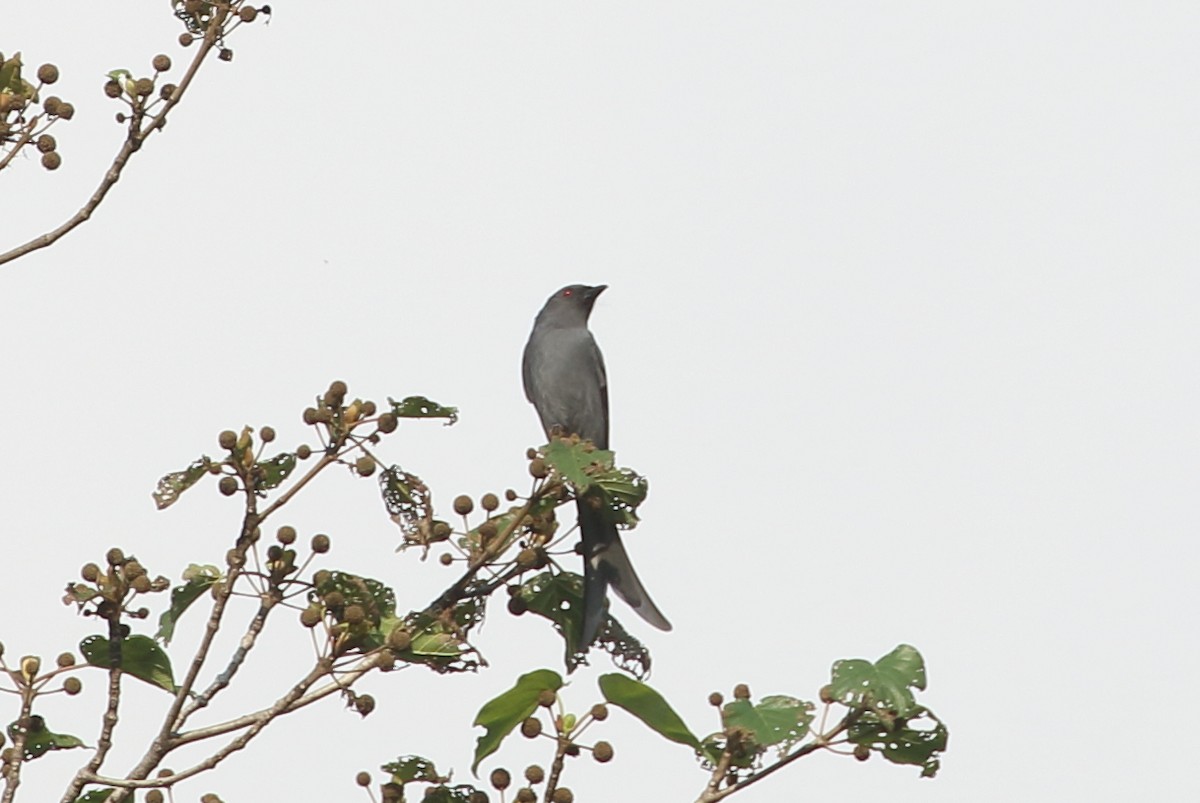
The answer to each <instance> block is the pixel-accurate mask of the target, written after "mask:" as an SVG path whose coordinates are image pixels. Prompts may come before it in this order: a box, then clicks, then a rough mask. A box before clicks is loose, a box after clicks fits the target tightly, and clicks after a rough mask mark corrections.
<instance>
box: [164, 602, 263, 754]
mask: <svg viewBox="0 0 1200 803" xmlns="http://www.w3.org/2000/svg"><path fill="white" fill-rule="evenodd" d="M268 593H271V592H268ZM276 602H277V600H276V599H275V598H274V597H273V596H272V597H268V598H264V599H263V602H262V604H261V605H259V608H258V612H257V613H256V614H255V615H254V618H253V619H251V620H250V624H249V626H248V627H247V628H246V632H245V633H244V634H243V635H242V639H241V642H240V643H239V644H238V647H237V649H236V650H234V653H233V656H232V657H231V658H230V659H229V665H228V666H226V667H225V670H224V671H223V672H221V673H220V674H218V675H217V677H216V678H215V679H214V680H213V682H212V683H211V684H210V685H209V687H208V688H207V689H205V690H204V691H202V692H200V693H199V694H197V695H196V697H195V698H194V699H193V700H192V702H191V704H190V705H188V706H187V707H186V708H184V709H183V711H181V712H180V714H179V716H178V717H177V718H176V721H175V723H174V725H173V726H172V730H174V731H178V730H179V729H180V728H182V727H183V725H184V723H185V722H187V720H188V717H190V716H191V715H192V714H194V713H196V712H197V711H199V710H200V709H201V708H204V707H205V706H207V705H208V704H209V703H210V702H212V699H213V697H215V696H216V695H217V694H218V693H219V692H220V691H221V690H222V689H224V688H225V687H226V686H228V685H229V684H230V682H231V681H232V680H233V677H234V675H236V674H237V672H238V669H240V668H241V666H242V663H243V662H244V661H245V660H246V656H247V655H249V654H250V650H252V649H254V645H255V643H257V640H258V635H259V633H261V632H262V629H263V625H265V624H266V621H267V615H268V614H270V612H271V611H272V610H273V609H274V608H275V603H276Z"/></svg>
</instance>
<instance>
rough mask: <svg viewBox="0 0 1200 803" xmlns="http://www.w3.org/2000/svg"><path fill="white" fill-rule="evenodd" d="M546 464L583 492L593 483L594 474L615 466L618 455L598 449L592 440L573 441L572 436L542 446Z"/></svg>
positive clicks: (556, 439) (577, 490)
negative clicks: (614, 462) (614, 461)
mask: <svg viewBox="0 0 1200 803" xmlns="http://www.w3.org/2000/svg"><path fill="white" fill-rule="evenodd" d="M542 455H543V457H545V460H546V464H547V465H548V466H550V468H552V469H554V471H555V473H557V474H558V475H559V476H560V477H562V478H563V479H564V480H566V481H567V482H569V483H570V484H571V485H572V486H574V488H575V490H576V492H577V493H579V494H582V493H584V492H585V491H586V490H587V489H588V488H590V487H591V485H592V474H594V473H597V472H599V471H603V470H604V469H611V468H612V467H613V460H614V459H615V457H616V455H614V454H613V453H612V452H611V451H608V450H607V449H597V448H596V447H595V446H593V445H592V443H591V442H590V441H579V442H577V443H576V442H572V440H571V439H570V438H554V439H553V440H551V441H550V443H548V444H546V445H545V446H543V447H542Z"/></svg>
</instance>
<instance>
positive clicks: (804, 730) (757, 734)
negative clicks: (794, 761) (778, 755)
mask: <svg viewBox="0 0 1200 803" xmlns="http://www.w3.org/2000/svg"><path fill="white" fill-rule="evenodd" d="M812 710H813V704H812V703H806V702H804V701H803V700H797V699H796V698H795V697H788V696H785V695H781V694H776V695H771V696H769V697H764V698H762V700H761V701H760V702H758V703H751V702H750V701H749V700H734V701H733V702H731V703H727V704H726V705H725V708H724V709H723V710H722V712H721V720H722V722H723V723H724V725H725V727H726V728H745V729H746V730H748V731H750V732H751V733H752V734H754V741H755V742H757V743H758V744H760V745H762V746H763V747H771V746H773V745H777V744H778V745H782V748H783V749H787V748H788V747H790V746H791V745H793V744H795V743H796V742H798V741H800V740H801V739H803V738H804V737H805V736H807V735H808V727H809V725H810V724H811V723H812V720H813V715H812Z"/></svg>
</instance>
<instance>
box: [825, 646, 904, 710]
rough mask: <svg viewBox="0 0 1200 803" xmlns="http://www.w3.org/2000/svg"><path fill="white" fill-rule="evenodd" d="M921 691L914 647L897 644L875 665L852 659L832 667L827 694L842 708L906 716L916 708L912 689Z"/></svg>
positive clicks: (838, 662) (836, 663) (859, 659)
mask: <svg viewBox="0 0 1200 803" xmlns="http://www.w3.org/2000/svg"><path fill="white" fill-rule="evenodd" d="M924 688H925V662H924V660H923V659H922V658H921V653H919V652H917V649H916V647H911V646H909V645H907V644H901V645H900V646H899V647H897V648H896V649H894V650H892V651H891V652H890V653H888V654H887V655H885V656H883V657H882V658H880V659H879V660H878V661H876V662H875V663H871V662H870V661H866V660H863V659H861V658H855V659H850V660H845V661H837V662H835V663H834V665H833V681H832V683H831V684H830V692H831V693H832V694H833V696H834V697H835V698H836V699H837V700H838V701H839V702H842V703H844V704H846V705H859V704H860V703H862V702H866V703H867V704H868V705H872V706H880V707H882V708H886V709H891V710H893V711H895V712H896V714H897V715H899V716H906V715H907V714H908V713H909V712H910V711H912V710H913V708H914V707H915V706H916V700H915V699H914V697H913V693H912V691H911V690H912V689H921V690H924Z"/></svg>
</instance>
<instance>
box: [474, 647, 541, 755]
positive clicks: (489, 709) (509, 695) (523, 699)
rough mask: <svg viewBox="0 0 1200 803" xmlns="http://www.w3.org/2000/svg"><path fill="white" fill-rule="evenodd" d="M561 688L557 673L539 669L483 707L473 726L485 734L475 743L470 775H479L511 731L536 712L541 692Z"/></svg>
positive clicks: (521, 678) (522, 678)
mask: <svg viewBox="0 0 1200 803" xmlns="http://www.w3.org/2000/svg"><path fill="white" fill-rule="evenodd" d="M562 685H563V680H562V676H561V675H559V674H558V673H557V672H555V671H553V670H551V669H538V670H535V671H533V672H529V673H527V674H524V675H521V677H519V678H517V682H516V685H514V686H513V687H512V688H511V689H509V690H508V691H506V692H504V693H503V694H501V695H500V696H498V697H494V698H492V699H491V700H489V701H488V702H486V703H484V705H483V708H481V709H479V713H478V714H476V715H475V722H474V723H472V724H474V725H481V726H483V727H484V728H486V729H487V732H486V733H484V735H483V736H480V737H479V739H478V741H476V743H475V760H474V761H473V762H472V763H471V772H472V773H473V774H476V775H478V773H477V772H476V770H478V769H479V762H481V761H483V760H484V759H485V758H487V757H488V756H490V755H491V754H492V753H495V752H496V751H497V750H499V749H500V743H501V742H502V741H504V738H505V737H506V736H508V734H510V733H512V730H513V728H515V727H517V725H519V724H520V723H521V722H522V721H523V720H525V719H526V718H527V717H528V716H529V715H530V714H532V713H533V712H534V711H535V710H536V709H537V704H538V695H540V694H541V693H542V692H543V691H552V692H557V691H558V690H559V689H561V688H562Z"/></svg>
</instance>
